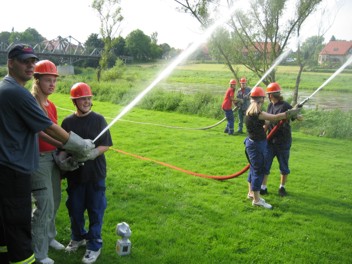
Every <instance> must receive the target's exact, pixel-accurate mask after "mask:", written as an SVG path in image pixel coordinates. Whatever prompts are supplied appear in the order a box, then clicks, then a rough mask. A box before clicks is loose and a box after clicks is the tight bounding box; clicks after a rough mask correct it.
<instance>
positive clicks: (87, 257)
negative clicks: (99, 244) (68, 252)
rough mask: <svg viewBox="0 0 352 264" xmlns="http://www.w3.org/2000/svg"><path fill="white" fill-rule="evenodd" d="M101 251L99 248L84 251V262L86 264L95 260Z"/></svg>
mask: <svg viewBox="0 0 352 264" xmlns="http://www.w3.org/2000/svg"><path fill="white" fill-rule="evenodd" d="M100 251H101V249H99V250H98V251H93V250H86V253H84V256H83V258H82V262H83V263H86V264H89V263H93V262H95V261H96V260H97V258H98V257H99V255H100Z"/></svg>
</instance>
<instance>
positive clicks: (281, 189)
mask: <svg viewBox="0 0 352 264" xmlns="http://www.w3.org/2000/svg"><path fill="white" fill-rule="evenodd" d="M279 195H280V196H281V197H284V196H286V195H287V192H286V190H285V187H281V188H280V189H279Z"/></svg>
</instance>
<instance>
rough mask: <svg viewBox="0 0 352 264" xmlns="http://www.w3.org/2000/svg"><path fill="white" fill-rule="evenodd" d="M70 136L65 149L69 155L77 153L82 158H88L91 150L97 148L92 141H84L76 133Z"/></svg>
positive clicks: (71, 133)
mask: <svg viewBox="0 0 352 264" xmlns="http://www.w3.org/2000/svg"><path fill="white" fill-rule="evenodd" d="M69 134H70V136H69V138H68V140H67V142H66V143H65V144H64V145H63V148H64V149H65V150H66V151H67V152H69V153H75V154H78V155H80V156H87V154H88V153H89V151H90V150H92V149H94V148H95V145H94V143H93V141H92V140H90V139H82V138H81V137H80V136H78V135H77V134H76V133H74V132H72V131H71V132H70V133H69Z"/></svg>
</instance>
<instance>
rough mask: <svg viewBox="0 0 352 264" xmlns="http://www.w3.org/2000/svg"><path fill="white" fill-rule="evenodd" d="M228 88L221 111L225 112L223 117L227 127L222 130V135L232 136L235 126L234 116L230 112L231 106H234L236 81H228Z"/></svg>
mask: <svg viewBox="0 0 352 264" xmlns="http://www.w3.org/2000/svg"><path fill="white" fill-rule="evenodd" d="M229 84H230V87H229V88H227V90H226V93H225V97H224V100H223V102H222V106H221V107H222V110H224V112H225V117H226V120H227V125H226V128H225V130H224V133H228V134H229V135H234V126H235V116H234V114H233V111H232V105H234V106H235V102H236V100H235V90H236V84H237V82H236V80H234V79H232V80H230V83H229Z"/></svg>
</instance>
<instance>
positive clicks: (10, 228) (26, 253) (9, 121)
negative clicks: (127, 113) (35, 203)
mask: <svg viewBox="0 0 352 264" xmlns="http://www.w3.org/2000/svg"><path fill="white" fill-rule="evenodd" d="M37 61H38V57H37V56H36V55H35V54H34V50H33V48H32V47H31V46H29V45H27V44H16V45H14V46H12V47H11V49H10V50H9V52H8V55H7V68H8V75H7V76H5V78H4V79H3V80H2V81H1V82H0V263H1V264H7V263H26V264H30V263H33V262H34V261H35V257H34V254H33V250H32V237H31V214H32V201H31V173H32V172H34V171H35V170H36V169H37V168H38V161H39V147H38V133H39V132H40V131H44V132H45V133H47V134H48V135H50V136H51V137H52V138H54V139H56V140H58V141H60V142H61V143H63V144H64V145H63V148H65V149H66V150H67V151H70V152H71V153H75V154H76V155H78V156H81V158H83V157H85V156H86V154H87V152H89V151H90V150H91V149H93V148H94V147H95V146H94V144H93V142H92V141H91V140H84V139H82V138H81V137H79V136H77V135H76V134H74V133H67V132H66V131H65V130H64V129H62V128H61V127H60V126H58V125H56V124H55V123H53V122H52V121H51V120H50V119H49V118H48V117H47V116H46V115H45V114H44V113H43V111H42V109H41V108H40V107H39V105H38V103H37V101H36V100H35V98H34V97H33V96H32V95H31V93H30V92H29V91H28V90H27V89H26V88H25V87H24V86H25V84H26V83H27V82H28V81H29V80H30V79H31V78H32V77H33V73H34V66H35V63H36V62H37Z"/></svg>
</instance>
